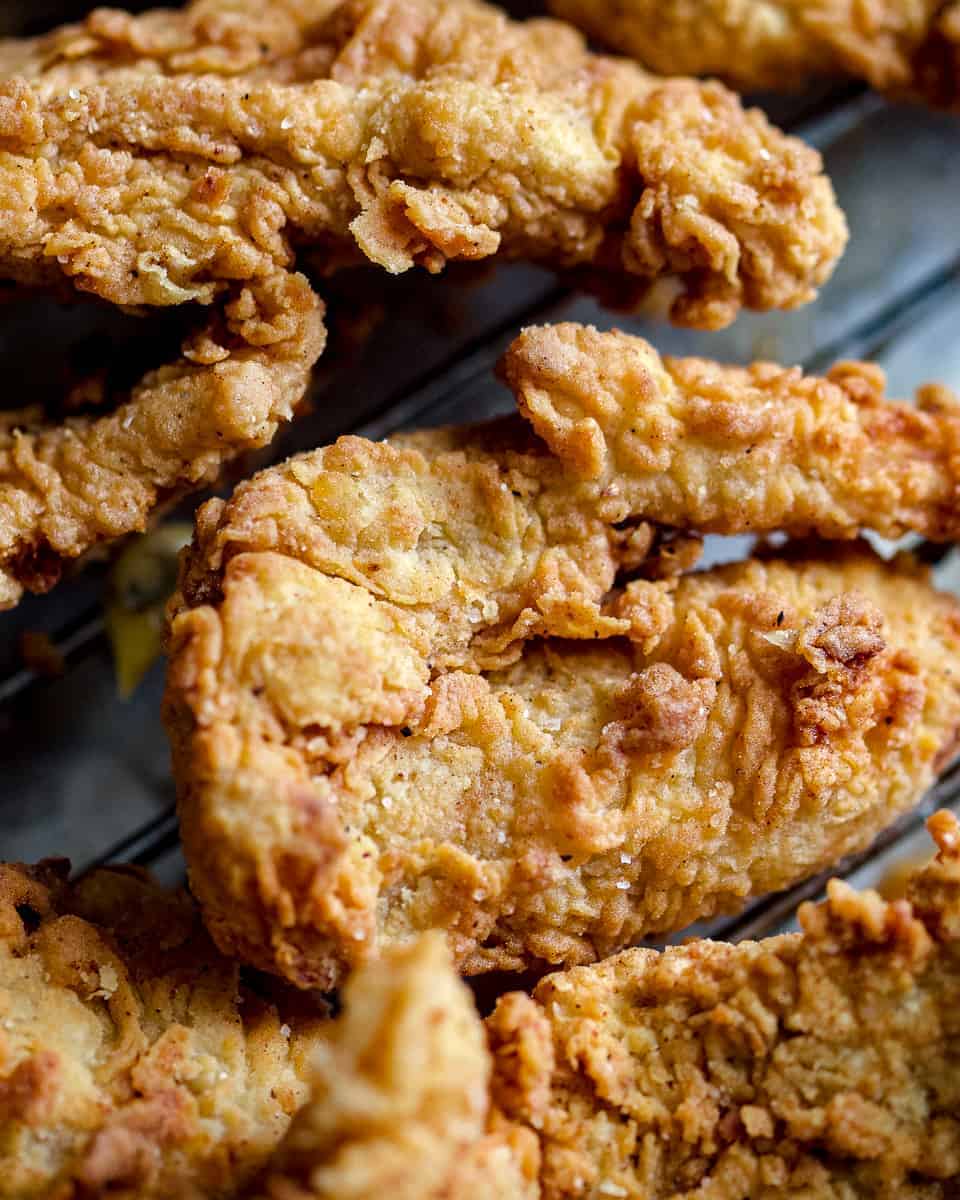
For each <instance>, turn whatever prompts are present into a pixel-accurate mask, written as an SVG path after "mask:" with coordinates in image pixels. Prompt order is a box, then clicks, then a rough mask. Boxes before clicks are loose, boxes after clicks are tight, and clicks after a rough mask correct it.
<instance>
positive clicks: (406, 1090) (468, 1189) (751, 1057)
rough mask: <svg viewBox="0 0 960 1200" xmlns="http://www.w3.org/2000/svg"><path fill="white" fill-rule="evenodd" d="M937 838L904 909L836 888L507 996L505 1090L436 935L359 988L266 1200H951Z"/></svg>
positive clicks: (945, 903) (958, 1149) (494, 1034)
mask: <svg viewBox="0 0 960 1200" xmlns="http://www.w3.org/2000/svg"><path fill="white" fill-rule="evenodd" d="M929 826H930V829H931V831H932V832H933V834H934V836H935V837H936V839H937V842H938V844H939V847H940V853H939V855H938V857H937V859H936V860H935V861H934V862H933V863H932V864H930V865H929V866H927V867H926V868H924V869H923V870H921V871H919V872H917V873H915V874H914V876H913V879H912V882H911V885H910V888H909V899H905V900H897V901H893V902H885V901H884V900H882V899H881V897H880V896H878V895H877V894H876V893H875V892H871V891H865V892H862V893H857V892H855V891H854V890H853V889H852V888H850V887H849V886H848V885H847V884H844V883H842V882H840V881H839V880H834V881H833V882H832V883H831V884H830V885H829V886H828V889H827V899H826V900H825V901H824V902H823V903H822V904H818V905H811V904H807V905H804V906H803V908H802V909H801V911H800V923H801V927H802V932H801V933H799V934H790V935H786V936H781V937H773V938H769V939H767V940H766V941H763V942H744V943H741V944H740V945H737V946H734V945H729V944H726V943H719V942H710V941H694V942H692V943H689V944H687V945H685V946H682V947H675V948H671V949H668V950H665V951H663V952H662V953H657V952H655V951H653V950H628V951H625V952H624V953H622V954H620V955H618V956H617V957H615V958H612V959H609V960H607V961H606V962H603V963H600V964H598V965H596V966H590V967H577V968H574V969H572V970H570V971H567V972H561V973H558V974H554V975H550V976H548V977H547V978H545V979H543V980H542V981H541V982H540V983H539V984H538V986H537V987H536V988H535V990H534V992H533V995H532V997H531V996H529V995H526V994H524V993H520V992H513V993H509V994H507V995H506V996H503V997H501V999H500V1001H499V1003H498V1005H497V1007H496V1009H495V1010H494V1012H493V1014H492V1015H491V1016H490V1017H489V1018H488V1019H487V1020H486V1022H484V1026H485V1029H486V1033H487V1037H488V1041H489V1048H490V1050H491V1051H492V1055H493V1067H492V1072H491V1068H490V1062H489V1057H488V1055H487V1054H486V1053H484V1051H483V1048H482V1045H481V1044H480V1043H479V1033H480V1029H481V1022H480V1019H479V1017H478V1015H477V1014H476V1012H475V1010H473V1009H472V1005H470V1003H469V1000H468V999H467V998H466V997H465V995H464V994H463V991H462V985H461V984H460V982H459V980H457V979H456V978H455V976H454V973H453V970H452V968H451V964H450V961H449V958H445V956H444V955H443V953H442V951H441V948H440V944H439V942H438V941H437V940H436V935H435V934H425V935H423V937H422V938H421V939H420V941H419V942H417V943H415V944H414V945H412V946H406V947H403V948H400V949H397V948H394V949H393V950H391V951H388V954H387V957H386V958H385V959H384V960H381V961H379V962H375V963H374V964H372V965H368V966H366V967H364V968H362V969H361V970H360V971H359V972H358V973H357V974H356V975H355V976H354V977H353V978H352V979H351V981H350V983H349V984H348V988H347V997H346V1013H345V1015H344V1016H343V1017H341V1019H340V1021H339V1022H338V1024H337V1026H336V1027H335V1034H334V1035H333V1038H332V1039H331V1040H332V1047H331V1048H330V1049H327V1048H326V1047H325V1048H324V1049H323V1051H322V1053H321V1054H320V1055H318V1057H317V1059H316V1060H315V1071H316V1076H315V1078H316V1080H317V1091H316V1092H315V1093H314V1096H313V1098H312V1099H311V1101H310V1102H309V1103H308V1104H307V1105H306V1106H305V1107H304V1109H303V1110H302V1111H301V1114H300V1115H299V1116H298V1118H297V1119H296V1121H295V1122H294V1125H293V1127H292V1130H291V1132H290V1134H288V1136H287V1140H286V1142H285V1143H284V1145H283V1146H282V1147H281V1149H280V1151H279V1153H278V1155H277V1158H276V1160H275V1164H276V1169H275V1170H274V1171H273V1172H272V1173H271V1176H270V1183H269V1186H268V1188H267V1190H268V1191H269V1194H270V1197H271V1200H322V1198H323V1197H331V1198H332V1197H337V1198H338V1200H340V1198H341V1197H343V1198H346V1197H358V1198H359V1197H363V1198H364V1200H366V1197H369V1196H375V1195H377V1194H378V1192H379V1191H381V1190H383V1191H384V1192H385V1193H386V1192H387V1191H388V1190H389V1194H390V1195H391V1196H393V1195H396V1196H398V1197H401V1196H402V1197H403V1198H404V1200H436V1198H438V1197H440V1196H443V1197H457V1200H460V1198H461V1197H474V1196H476V1197H478V1198H480V1197H484V1198H486V1197H494V1198H497V1197H504V1200H507V1198H508V1197H509V1198H513V1197H527V1198H528V1200H534V1198H535V1197H536V1198H539V1200H575V1198H576V1200H609V1198H610V1197H634V1198H636V1200H640V1198H641V1197H642V1198H643V1200H668V1198H669V1200H705V1198H707V1197H709V1198H710V1200H776V1198H781V1197H784V1196H795V1197H811V1198H812V1197H817V1198H818V1200H819V1198H823V1200H828V1198H831V1200H852V1198H853V1197H864V1198H866V1197H871V1198H873V1197H885V1198H887V1200H894V1198H896V1200H946V1198H947V1197H948V1196H952V1195H954V1194H955V1190H956V1181H957V1179H958V1178H960V1120H958V1116H957V1113H958V1111H960V1017H958V1016H957V1011H958V1010H957V1000H958V998H960V940H958V939H960V828H958V825H957V822H956V819H955V818H954V817H953V815H952V814H949V813H945V812H941V813H938V814H937V815H936V816H935V817H933V818H932V819H931V821H930V822H929ZM374 1048H376V1049H374ZM381 1048H383V1049H382V1050H381ZM381 1053H382V1058H381V1057H380V1056H381ZM485 1093H486V1094H485ZM467 1112H468V1113H469V1119H466V1120H465V1119H464V1114H465V1113H467ZM484 1113H485V1119H484ZM452 1162H454V1163H458V1164H459V1173H458V1174H456V1175H454V1176H453V1177H452V1178H451V1176H450V1175H448V1174H446V1173H447V1172H448V1171H449V1170H450V1164H451V1163H452ZM441 1179H442V1181H443V1182H442V1183H441V1184H439V1185H438V1180H441Z"/></svg>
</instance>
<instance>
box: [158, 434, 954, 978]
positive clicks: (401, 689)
mask: <svg viewBox="0 0 960 1200" xmlns="http://www.w3.org/2000/svg"><path fill="white" fill-rule="evenodd" d="M629 483H630V480H629V477H626V478H625V480H624V486H623V488H622V489H621V488H620V487H618V486H617V482H616V480H610V479H601V480H599V481H598V480H590V479H586V480H585V479H583V478H581V477H579V476H578V475H576V474H575V473H573V472H571V471H569V470H568V469H567V468H565V466H564V464H563V463H562V462H560V461H558V460H556V459H554V458H553V457H552V456H550V455H549V454H548V453H547V452H546V450H545V448H544V446H543V444H542V443H537V442H536V441H535V440H533V439H530V440H529V441H528V442H527V443H526V444H525V443H524V442H523V440H522V435H521V431H520V430H519V429H518V428H517V426H516V425H515V424H514V423H513V422H505V423H503V424H501V425H497V426H494V427H493V428H492V429H490V430H488V431H487V432H486V433H483V434H477V433H475V434H473V435H470V434H469V433H464V432H463V431H456V430H455V431H447V432H444V431H439V432H435V433H427V434H420V435H415V436H414V437H412V438H410V439H406V440H404V441H403V442H401V444H400V445H389V444H388V445H376V444H372V443H368V442H364V441H362V440H361V439H357V438H346V439H342V440H341V441H340V442H338V443H337V444H336V445H334V446H332V447H329V448H327V449H326V450H323V451H318V452H316V453H314V454H311V455H305V456H303V457H300V458H296V459H293V460H291V461H290V462H288V463H286V464H284V465H282V466H280V467H278V468H275V469H273V470H271V471H267V472H264V473H263V474H262V475H260V476H258V477H256V478H255V479H253V480H252V481H250V482H248V483H246V484H243V485H241V487H240V488H238V490H237V492H236V495H235V496H234V498H233V500H232V501H231V502H229V503H228V504H223V503H222V502H219V501H214V502H211V503H210V504H208V505H207V506H205V508H204V509H203V510H202V512H201V515H200V518H199V522H198V530H197V534H196V537H195V542H194V547H193V549H192V551H191V552H190V553H188V555H187V558H186V560H185V562H184V565H183V570H182V578H181V594H180V596H179V597H178V598H177V600H176V602H175V605H174V619H173V625H172V633H171V646H170V650H171V666H170V674H169V686H168V695H167V703H166V719H167V723H168V727H169V729H170V733H171V735H172V738H173V742H174V751H175V771H176V775H177V780H178V789H179V794H180V811H181V818H182V826H183V835H184V842H185V846H186V849H187V854H188V859H189V862H190V866H191V878H192V881H193V886H194V889H195V891H196V894H197V895H198V897H199V898H200V900H201V902H202V904H203V905H204V908H205V914H206V918H207V920H208V923H209V925H210V928H211V930H212V932H213V934H214V936H215V937H216V939H217V940H218V942H219V943H220V944H221V946H223V947H224V948H229V950H230V951H231V952H233V953H236V954H238V955H239V956H241V957H243V958H246V959H248V960H250V961H252V962H255V963H257V964H258V965H261V966H264V967H266V968H267V969H270V970H274V971H277V972H279V973H281V974H284V975H286V976H287V977H288V978H290V979H292V980H294V981H296V982H298V983H299V984H301V985H319V986H326V985H329V984H331V983H333V982H335V981H336V980H337V979H338V978H339V976H340V975H341V974H342V972H343V971H344V969H345V968H346V967H348V966H349V965H351V964H353V963H356V962H359V961H362V960H364V959H365V958H366V957H368V956H369V955H370V954H372V953H375V952H376V951H377V950H378V949H379V948H381V947H382V946H385V945H389V944H391V943H392V942H394V941H397V940H406V939H408V938H409V937H410V936H411V935H412V934H414V933H415V932H417V931H419V930H422V929H426V928H430V927H433V926H437V925H439V926H443V927H445V928H446V929H447V930H448V934H449V937H450V940H451V943H452V945H453V947H454V950H455V953H456V957H457V961H458V964H459V965H460V966H461V968H462V969H463V970H465V971H467V972H478V971H484V970H487V969H490V968H494V967H502V968H517V967H521V966H523V965H525V964H527V963H528V962H530V961H531V960H533V959H537V958H540V959H545V960H547V961H549V962H558V963H559V962H567V963H571V962H584V961H589V960H591V959H593V958H595V957H597V956H599V955H603V954H606V953H610V952H612V951H613V950H614V949H616V948H619V947H622V946H623V945H626V944H628V943H630V942H631V941H634V940H635V939H637V938H638V937H641V936H643V935H644V934H648V933H652V932H655V931H662V930H668V929H676V928H680V927H682V926H683V925H685V924H688V923H689V922H691V921H693V920H695V919H697V918H698V917H701V916H704V915H709V914H711V913H714V912H717V911H721V910H727V909H730V908H734V907H736V906H737V905H738V904H740V903H741V902H742V901H743V900H744V898H746V897H747V896H749V895H751V894H756V893H758V892H762V891H767V890H771V889H774V888H779V887H783V886H785V885H786V884H788V883H790V882H793V881H794V880H796V879H798V878H801V877H803V876H805V875H807V874H811V873H813V872H815V871H816V870H819V869H822V868H823V867H824V866H825V865H827V864H828V863H829V862H831V861H833V860H835V859H836V857H837V856H838V855H840V854H842V853H845V852H847V851H849V850H852V849H853V848H855V847H858V846H862V845H864V844H866V842H868V841H869V839H870V838H871V837H872V836H873V834H874V833H875V832H876V831H877V830H879V829H881V828H882V827H883V826H884V825H885V824H887V823H888V822H889V821H890V820H891V818H892V817H893V816H894V815H895V814H896V813H898V812H901V811H903V810H904V809H905V808H907V807H909V806H910V805H911V804H912V803H913V802H914V801H915V799H916V797H917V796H918V794H919V792H920V790H921V789H922V788H923V787H925V786H926V784H927V783H928V782H929V781H930V780H931V778H932V773H933V770H934V768H935V766H936V765H937V764H938V763H939V762H941V761H942V760H943V759H944V758H945V757H948V756H949V754H950V753H951V751H952V748H953V744H954V739H955V735H956V729H957V726H958V722H960V687H958V683H957V680H956V677H955V676H954V675H952V674H951V667H950V663H951V661H952V659H953V656H954V655H955V654H956V653H957V651H958V650H960V622H958V609H957V606H956V604H955V602H954V601H953V600H952V599H949V598H948V597H945V596H940V595H938V594H937V593H935V592H933V591H932V590H931V589H930V587H929V585H928V583H927V580H926V577H925V575H924V574H923V573H922V572H919V571H918V570H916V569H915V568H913V567H912V566H911V565H910V564H909V563H908V562H907V561H902V562H899V563H898V564H896V565H886V564H884V563H882V562H881V561H880V560H878V559H876V558H874V557H873V556H871V555H870V554H869V553H868V552H866V551H865V550H863V549H860V548H853V549H850V550H848V551H847V552H845V553H841V554H838V555H837V556H836V557H832V558H831V557H825V556H822V557H821V558H819V559H811V560H808V561H801V562H789V561H784V562H769V563H762V562H751V563H747V564H740V565H737V566H732V567H726V568H721V569H718V570H714V571H710V572H707V573H705V574H701V575H693V576H689V577H687V578H685V579H682V580H680V581H679V582H675V581H661V582H647V581H643V580H637V579H634V580H633V581H632V582H629V583H626V579H627V578H629V575H630V574H633V573H635V572H636V570H637V568H638V567H639V566H641V565H642V564H643V561H644V557H645V554H646V553H647V550H648V547H649V546H650V543H651V531H650V530H649V528H648V527H647V526H645V525H643V524H637V523H635V522H634V521H633V520H632V519H631V513H630V509H629V505H628V504H626V503H624V493H625V492H628V490H629Z"/></svg>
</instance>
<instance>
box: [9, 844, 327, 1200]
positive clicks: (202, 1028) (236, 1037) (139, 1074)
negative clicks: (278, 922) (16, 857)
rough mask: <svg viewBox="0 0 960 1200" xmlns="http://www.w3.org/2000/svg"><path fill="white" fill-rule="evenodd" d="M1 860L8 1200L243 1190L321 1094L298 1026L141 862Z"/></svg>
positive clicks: (309, 1034) (309, 1036) (307, 1040)
mask: <svg viewBox="0 0 960 1200" xmlns="http://www.w3.org/2000/svg"><path fill="white" fill-rule="evenodd" d="M66 867H67V864H66V863H64V862H60V863H54V862H49V863H44V864H41V865H40V866H39V867H35V868H31V867H23V866H13V865H4V866H0V1196H3V1197H10V1198H14V1197H16V1198H17V1200H20V1198H26V1197H37V1198H38V1200H39V1198H40V1197H46V1198H51V1200H52V1198H56V1200H72V1198H74V1197H76V1198H77V1200H79V1198H80V1197H88V1198H89V1197H95V1196H105V1195H109V1196H111V1197H117V1198H119V1200H122V1198H125V1197H129V1198H130V1200H133V1198H134V1197H136V1198H137V1200H145V1198H147V1197H157V1198H158V1200H161V1198H162V1200H169V1198H170V1197H172V1196H176V1197H184V1198H188V1197H197V1198H198V1200H199V1198H201V1197H202V1198H203V1200H209V1198H210V1197H213V1196H225V1195H232V1194H234V1192H235V1190H236V1189H237V1188H238V1187H239V1186H240V1185H241V1184H242V1183H243V1182H244V1181H245V1180H246V1179H248V1178H249V1177H250V1176H251V1174H252V1173H253V1172H254V1171H256V1170H258V1169H259V1168H260V1167H261V1166H262V1165H263V1163H264V1161H265V1160H266V1158H267V1157H268V1156H269V1154H270V1153H271V1152H272V1151H273V1149H274V1148H275V1147H276V1145H277V1143H278V1142H279V1140H280V1138H281V1137H282V1136H283V1134H284V1133H285V1131H286V1129H287V1126H288V1124H289V1122H290V1118H291V1117H292V1115H293V1113H294V1112H295V1111H296V1110H297V1108H299V1106H300V1105H301V1104H302V1103H303V1102H304V1100H305V1099H306V1095H307V1088H306V1084H305V1083H304V1061H305V1056H306V1054H307V1052H308V1051H309V1050H310V1049H311V1047H312V1045H313V1044H314V1043H315V1042H316V1041H317V1040H318V1037H319V1027H318V1024H317V1019H311V1018H310V1017H309V1016H306V1015H303V1014H301V1020H300V1022H299V1024H298V1026H297V1029H296V1030H294V1031H293V1032H291V1029H290V1027H289V1026H287V1025H281V1020H282V1016H283V1014H281V1013H278V1011H277V1008H276V1007H275V1006H274V1005H273V1004H271V1003H268V1002H267V1001H266V1000H264V999H261V998H260V997H259V996H258V995H257V994H256V993H255V992H253V991H251V990H250V988H248V987H246V986H242V985H241V984H240V981H239V976H238V968H237V965H236V964H235V963H230V962H227V961H226V960H225V959H222V958H221V957H220V956H219V955H218V954H217V953H216V951H215V950H214V948H213V946H212V945H211V944H210V941H209V938H208V937H207V936H206V934H205V933H204V932H203V930H202V927H201V925H200V920H199V916H198V914H197V911H196V908H195V907H194V905H193V904H192V902H191V901H190V900H189V899H188V898H187V897H186V896H184V895H182V894H174V893H168V892H164V891H163V890H162V889H160V888H158V887H157V886H156V885H155V884H153V883H151V882H150V881H149V880H148V879H147V878H146V877H145V876H144V875H143V874H142V873H140V872H137V871H136V870H135V869H134V868H117V869H104V870H100V871H97V872H95V873H93V874H92V875H88V876H86V877H85V878H83V879H82V880H80V881H79V882H78V883H76V884H74V885H72V886H71V885H68V884H67V882H66Z"/></svg>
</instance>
